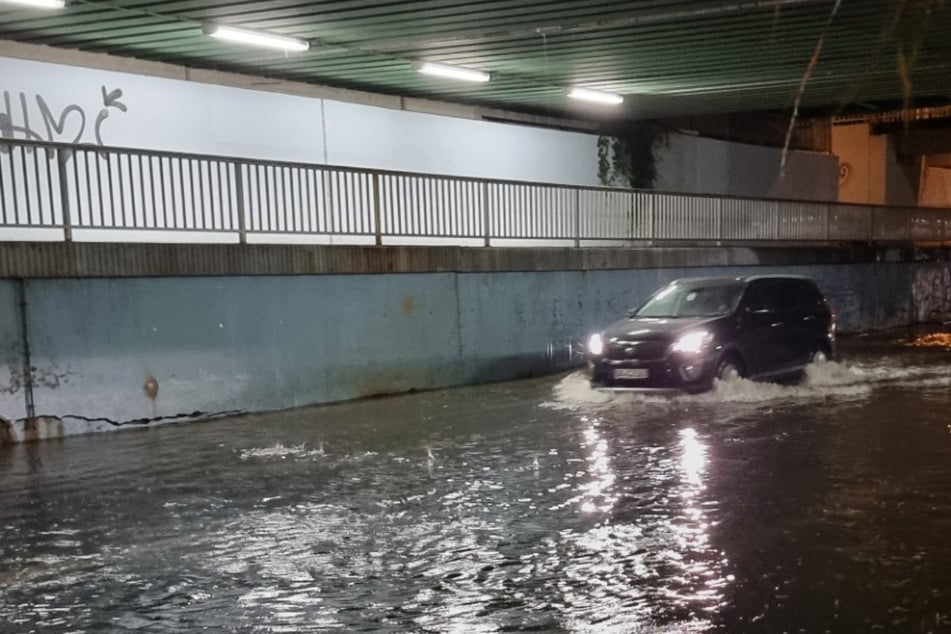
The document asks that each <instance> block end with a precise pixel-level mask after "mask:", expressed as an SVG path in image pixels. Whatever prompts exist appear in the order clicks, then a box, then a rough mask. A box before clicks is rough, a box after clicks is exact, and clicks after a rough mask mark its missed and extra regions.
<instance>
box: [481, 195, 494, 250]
mask: <svg viewBox="0 0 951 634" xmlns="http://www.w3.org/2000/svg"><path fill="white" fill-rule="evenodd" d="M482 230H483V232H484V238H485V240H484V242H483V246H489V245H490V244H491V242H492V226H491V216H490V214H489V183H488V181H482Z"/></svg>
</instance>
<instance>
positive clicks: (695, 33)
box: [0, 0, 951, 117]
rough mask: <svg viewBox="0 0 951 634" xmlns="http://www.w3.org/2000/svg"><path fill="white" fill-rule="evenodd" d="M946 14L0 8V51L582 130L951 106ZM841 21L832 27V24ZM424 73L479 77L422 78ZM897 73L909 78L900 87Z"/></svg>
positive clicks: (157, 5)
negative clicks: (216, 30) (440, 103)
mask: <svg viewBox="0 0 951 634" xmlns="http://www.w3.org/2000/svg"><path fill="white" fill-rule="evenodd" d="M948 4H949V3H946V2H945V1H944V0H764V1H742V0H733V1H725V0H692V1H686V0H641V1H636V2H608V1H599V0H589V1H585V2H575V1H564V0H562V1H559V0H534V1H533V0H487V1H484V2H472V1H471V0H408V1H403V2H400V1H393V0H335V1H324V2H310V1H309V2H304V1H303V0H290V1H278V0H254V1H240V0H239V1H232V0H208V1H201V2H199V1H197V0H159V1H147V0H113V1H111V2H104V1H93V0H72V1H71V2H70V3H69V4H68V6H67V7H66V8H65V9H63V10H60V11H52V12H51V11H41V10H35V9H24V8H13V7H12V6H9V5H3V4H0V38H4V39H10V40H16V41H21V42H30V43H37V44H48V45H51V46H56V47H65V48H75V49H81V50H86V51H98V52H105V53H110V54H113V55H120V56H130V57H137V58H141V59H147V60H158V61H163V62H171V63H175V64H183V65H187V66H194V67H202V68H212V69H219V70H228V71H236V72H242V73H250V74H254V75H260V76H265V77H275V78H282V79H289V80H297V81H303V82H311V83H317V84H325V85H331V86H340V87H347V88H357V89H363V90H369V91H373V92H383V93H390V94H399V95H405V96H418V97H431V98H437V99H444V100H449V101H457V102H464V103H473V104H481V105H486V106H493V107H499V108H507V109H512V110H519V111H524V112H532V113H538V114H548V115H571V116H586V115H587V114H588V113H592V114H591V116H597V115H596V114H594V113H595V112H596V111H595V110H592V109H591V108H590V107H588V109H585V110H579V109H578V107H577V106H575V105H573V104H571V103H569V101H568V100H567V99H566V97H565V94H564V88H565V86H568V85H571V84H581V85H584V86H587V87H592V88H601V89H605V90H611V91H615V92H619V93H622V94H624V95H625V97H626V101H625V104H624V106H623V108H624V111H625V112H627V113H630V114H632V115H634V116H637V117H657V116H675V115H685V114H702V113H719V112H743V111H758V110H781V109H788V108H791V107H792V105H793V103H794V101H795V97H796V94H797V90H798V87H799V84H800V82H801V80H802V77H803V75H804V73H806V71H807V68H809V62H810V58H811V57H812V55H813V53H814V51H815V50H816V46H817V43H818V42H819V40H820V38H821V37H822V36H823V35H825V37H824V40H823V46H822V49H821V55H820V57H819V61H818V64H817V65H816V66H815V67H814V68H813V69H812V72H811V74H810V78H809V81H808V82H807V84H806V90H805V93H804V95H803V100H802V105H803V107H804V108H807V109H812V110H813V111H819V112H840V111H841V107H842V106H847V108H846V110H848V109H854V108H855V107H856V104H860V105H859V106H858V107H860V108H869V109H874V108H875V107H894V106H896V105H900V104H902V103H903V98H904V95H905V94H906V90H907V94H908V95H910V96H911V97H913V103H914V104H916V105H933V104H935V103H939V104H940V103H949V102H951V37H949V35H948V34H949V33H951V7H948ZM834 9H837V11H836V12H835V14H834V15H835V17H834V19H833V20H831V23H830V16H831V15H833V10H834ZM205 21H217V22H219V23H223V24H229V25H235V26H242V27H246V28H251V29H259V30H264V31H269V32H273V33H278V34H283V35H289V36H294V37H298V38H304V39H307V40H309V41H310V42H311V49H310V50H309V51H307V52H305V53H300V54H290V55H285V54H283V53H279V52H268V51H264V50H262V49H253V48H246V47H243V46H239V45H236V44H229V43H224V42H221V41H218V40H215V39H213V38H210V37H208V36H206V35H204V34H203V32H202V29H201V24H202V22H205ZM417 59H426V60H432V61H439V62H445V63H451V64H458V65H462V66H467V67H470V68H476V69H480V70H485V71H490V72H492V73H493V77H492V81H491V82H489V83H488V84H480V85H470V84H464V83H459V82H452V81H447V80H439V79H434V78H431V77H427V76H424V75H421V74H419V73H417V72H415V70H414V68H413V65H412V62H413V60H417ZM902 69H905V72H902Z"/></svg>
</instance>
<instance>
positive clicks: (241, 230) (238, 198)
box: [234, 163, 248, 244]
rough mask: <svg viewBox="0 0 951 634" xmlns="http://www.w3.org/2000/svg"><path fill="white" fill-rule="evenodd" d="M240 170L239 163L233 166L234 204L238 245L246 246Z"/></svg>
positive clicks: (242, 175)
mask: <svg viewBox="0 0 951 634" xmlns="http://www.w3.org/2000/svg"><path fill="white" fill-rule="evenodd" d="M241 168H242V164H241V163H235V164H234V187H235V203H236V207H237V208H238V243H239V244H247V243H248V228H247V226H246V224H247V221H246V220H245V217H244V213H245V209H244V172H242V171H241Z"/></svg>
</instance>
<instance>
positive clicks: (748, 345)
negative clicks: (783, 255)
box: [737, 279, 792, 377]
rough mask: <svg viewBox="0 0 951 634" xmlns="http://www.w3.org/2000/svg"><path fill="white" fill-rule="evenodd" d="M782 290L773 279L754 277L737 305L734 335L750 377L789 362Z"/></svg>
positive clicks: (790, 357)
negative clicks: (736, 330)
mask: <svg viewBox="0 0 951 634" xmlns="http://www.w3.org/2000/svg"><path fill="white" fill-rule="evenodd" d="M781 290H782V289H781V288H780V287H779V285H778V284H776V280H769V279H762V280H753V281H752V282H751V283H750V285H749V287H748V288H747V290H746V293H745V295H744V297H743V301H742V303H741V305H740V325H739V328H738V333H737V334H738V337H737V338H738V343H739V345H740V349H741V351H742V353H743V356H744V358H745V359H746V363H747V366H748V367H747V373H748V375H749V376H751V377H755V376H763V375H769V374H772V373H775V372H777V371H779V370H781V369H782V368H785V367H788V366H789V365H790V364H791V363H792V352H791V350H790V344H789V341H788V339H789V337H788V332H787V324H786V319H787V317H786V314H785V310H784V307H783V301H782V296H781Z"/></svg>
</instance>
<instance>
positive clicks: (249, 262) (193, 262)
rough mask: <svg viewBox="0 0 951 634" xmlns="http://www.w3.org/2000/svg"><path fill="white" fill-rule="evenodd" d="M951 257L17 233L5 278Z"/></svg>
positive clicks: (853, 249) (801, 248)
mask: <svg viewBox="0 0 951 634" xmlns="http://www.w3.org/2000/svg"><path fill="white" fill-rule="evenodd" d="M949 259H951V258H949V250H948V249H946V248H943V247H934V248H930V249H913V248H911V247H910V246H907V247H887V248H886V247H875V246H871V245H864V244H862V245H859V244H856V245H842V246H836V247H829V246H816V245H798V246H782V247H778V246H775V245H771V246H766V245H749V246H722V247H719V246H709V245H677V246H645V247H637V248H633V247H632V248H583V249H571V248H520V247H519V248H515V247H513V248H473V247H452V246H439V247H419V246H384V247H369V246H327V245H239V244H233V245H232V244H113V243H106V244H99V243H77V242H72V243H62V242H10V243H0V278H7V279H40V278H82V277H189V276H216V275H239V276H244V275H252V276H253V275H331V274H334V275H337V274H373V273H423V272H458V273H469V272H473V273H474V272H517V271H597V270H612V269H657V268H685V267H706V266H762V265H769V266H777V265H790V266H794V265H814V264H853V263H870V262H883V261H888V262H900V261H920V260H942V261H944V260H949Z"/></svg>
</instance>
